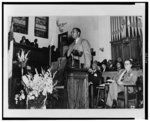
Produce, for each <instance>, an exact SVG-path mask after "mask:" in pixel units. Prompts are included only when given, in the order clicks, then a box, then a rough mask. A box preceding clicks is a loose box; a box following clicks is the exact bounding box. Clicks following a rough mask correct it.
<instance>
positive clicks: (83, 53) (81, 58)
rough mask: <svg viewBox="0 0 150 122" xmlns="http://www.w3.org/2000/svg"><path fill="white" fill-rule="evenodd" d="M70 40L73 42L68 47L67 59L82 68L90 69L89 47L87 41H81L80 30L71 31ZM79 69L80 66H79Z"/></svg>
mask: <svg viewBox="0 0 150 122" xmlns="http://www.w3.org/2000/svg"><path fill="white" fill-rule="evenodd" d="M71 34H72V38H73V39H74V42H73V43H72V44H71V45H70V46H69V49H68V52H67V57H69V56H71V57H72V59H73V60H74V61H76V62H79V65H81V67H83V68H87V69H89V68H90V65H91V46H90V43H89V42H88V40H85V39H81V38H80V35H81V30H80V29H79V28H73V29H72V33H71ZM79 67H80V66H79Z"/></svg>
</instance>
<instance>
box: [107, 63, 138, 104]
mask: <svg viewBox="0 0 150 122" xmlns="http://www.w3.org/2000/svg"><path fill="white" fill-rule="evenodd" d="M124 67H125V69H122V70H119V72H118V73H117V74H116V76H114V78H113V80H114V82H112V83H111V84H110V85H109V92H108V97H107V101H106V105H107V106H109V107H116V106H117V97H118V93H119V92H121V91H124V85H134V84H135V83H136V81H137V73H136V71H133V70H132V69H131V67H132V61H131V60H125V62H124ZM130 90H131V92H132V90H133V89H130Z"/></svg>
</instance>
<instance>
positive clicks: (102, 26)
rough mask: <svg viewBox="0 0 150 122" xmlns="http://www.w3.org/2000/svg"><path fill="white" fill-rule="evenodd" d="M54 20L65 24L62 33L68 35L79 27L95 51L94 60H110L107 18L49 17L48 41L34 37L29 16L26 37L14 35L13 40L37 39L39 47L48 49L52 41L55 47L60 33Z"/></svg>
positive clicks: (32, 23) (31, 18)
mask: <svg viewBox="0 0 150 122" xmlns="http://www.w3.org/2000/svg"><path fill="white" fill-rule="evenodd" d="M56 20H59V21H60V22H66V23H67V24H66V25H65V26H64V28H63V29H64V32H66V31H68V33H69V34H70V32H71V30H72V28H73V27H79V28H80V29H81V37H82V38H85V39H87V40H89V42H90V44H91V47H92V48H94V50H95V51H96V56H95V57H94V59H95V60H98V61H102V60H103V59H110V58H111V46H110V40H111V35H110V17H109V16H84V17H83V16H50V17H49V34H48V39H45V38H40V37H35V36H34V21H35V17H33V16H31V17H29V27H28V35H25V34H20V33H14V38H15V40H16V41H17V42H19V41H20V40H21V37H22V36H23V35H24V36H25V37H26V38H28V39H29V40H30V41H31V42H33V41H34V39H35V38H37V39H38V43H39V47H48V45H50V43H51V41H52V40H53V42H52V44H54V45H55V46H56V47H57V46H58V34H59V33H60V32H59V29H58V27H57V26H56ZM10 22H11V18H10V19H9V24H10ZM9 27H10V26H9ZM99 48H104V52H101V51H100V50H99Z"/></svg>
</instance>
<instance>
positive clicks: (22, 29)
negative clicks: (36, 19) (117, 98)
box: [12, 17, 28, 34]
mask: <svg viewBox="0 0 150 122" xmlns="http://www.w3.org/2000/svg"><path fill="white" fill-rule="evenodd" d="M12 19H13V31H14V32H17V33H22V34H28V17H13V18H12Z"/></svg>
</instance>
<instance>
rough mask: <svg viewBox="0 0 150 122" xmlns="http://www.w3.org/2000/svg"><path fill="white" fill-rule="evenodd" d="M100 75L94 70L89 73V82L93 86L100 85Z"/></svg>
mask: <svg viewBox="0 0 150 122" xmlns="http://www.w3.org/2000/svg"><path fill="white" fill-rule="evenodd" d="M101 79H102V73H101V72H100V71H98V70H96V71H95V72H93V73H89V82H92V83H93V85H94V86H98V85H99V84H101Z"/></svg>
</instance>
